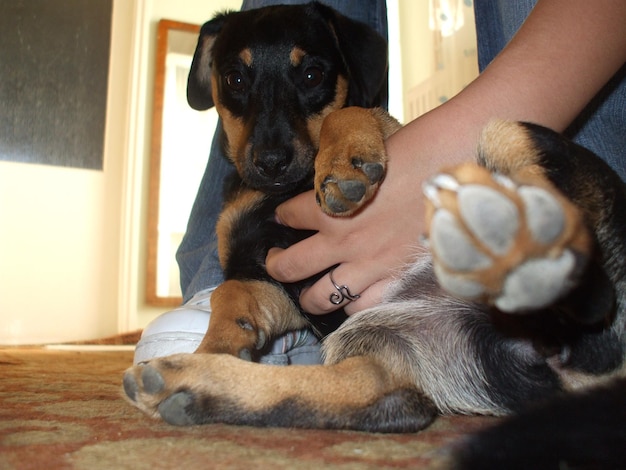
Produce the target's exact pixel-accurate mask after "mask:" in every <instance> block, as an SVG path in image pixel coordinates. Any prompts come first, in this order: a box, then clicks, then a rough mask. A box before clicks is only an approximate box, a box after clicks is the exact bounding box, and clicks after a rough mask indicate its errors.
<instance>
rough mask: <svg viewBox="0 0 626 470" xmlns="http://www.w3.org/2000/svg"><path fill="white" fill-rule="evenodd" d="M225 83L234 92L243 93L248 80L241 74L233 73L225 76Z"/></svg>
mask: <svg viewBox="0 0 626 470" xmlns="http://www.w3.org/2000/svg"><path fill="white" fill-rule="evenodd" d="M224 81H225V82H226V85H227V86H228V88H230V89H231V90H232V91H237V92H242V91H244V90H245V89H246V86H247V85H246V80H245V79H244V77H243V75H242V74H241V72H237V71H233V72H228V73H226V74H225V75H224Z"/></svg>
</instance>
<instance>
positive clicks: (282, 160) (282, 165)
mask: <svg viewBox="0 0 626 470" xmlns="http://www.w3.org/2000/svg"><path fill="white" fill-rule="evenodd" d="M289 160H290V158H289V157H288V155H287V153H286V152H284V151H279V150H270V151H263V152H259V153H257V155H256V156H255V158H254V166H256V167H257V169H258V170H259V173H260V174H261V175H263V176H265V177H267V178H276V177H277V176H280V175H281V174H283V173H284V172H285V170H286V169H287V166H288V165H289Z"/></svg>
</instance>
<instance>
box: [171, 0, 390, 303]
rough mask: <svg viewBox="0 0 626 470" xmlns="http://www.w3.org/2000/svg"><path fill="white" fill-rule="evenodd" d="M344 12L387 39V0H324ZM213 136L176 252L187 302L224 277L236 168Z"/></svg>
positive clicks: (250, 2)
mask: <svg viewBox="0 0 626 470" xmlns="http://www.w3.org/2000/svg"><path fill="white" fill-rule="evenodd" d="M297 3H306V1H305V0H244V1H243V4H242V7H241V8H242V10H249V9H252V8H259V7H263V6H268V5H273V4H297ZM322 3H325V4H327V5H329V6H331V7H334V8H335V9H336V10H338V11H340V12H341V13H343V14H344V15H346V16H348V17H350V18H353V19H355V20H357V21H361V22H363V23H366V24H368V25H370V26H371V27H373V28H374V29H376V31H378V32H379V33H380V34H381V35H382V36H383V37H385V38H387V7H386V3H385V1H384V0H359V1H356V0H350V1H348V0H323V1H322ZM220 126H221V124H219V123H218V129H217V130H216V132H215V136H214V137H213V144H212V146H211V153H210V158H209V161H208V163H207V167H206V170H205V173H204V176H203V178H202V181H201V183H200V188H199V189H198V194H197V196H196V200H195V202H194V205H193V207H192V210H191V214H190V216H189V222H188V225H187V231H186V233H185V236H184V238H183V241H182V243H181V245H180V247H179V248H178V251H177V253H176V260H177V261H178V266H179V268H180V284H181V288H182V292H183V301H184V302H186V301H188V300H189V299H191V297H193V295H194V294H195V293H196V292H199V291H201V290H203V289H206V288H208V287H212V286H216V285H218V284H220V283H222V281H223V280H224V277H223V273H222V269H221V267H220V264H219V260H218V257H217V237H216V235H215V224H216V222H217V218H218V216H219V213H220V211H221V208H222V202H223V195H222V182H223V181H224V178H226V176H227V175H228V174H229V172H231V171H234V167H233V166H232V164H231V163H230V162H229V161H228V160H227V158H226V157H225V155H224V152H223V151H222V148H221V145H220V142H219V140H220V139H219V135H220V133H221V128H220Z"/></svg>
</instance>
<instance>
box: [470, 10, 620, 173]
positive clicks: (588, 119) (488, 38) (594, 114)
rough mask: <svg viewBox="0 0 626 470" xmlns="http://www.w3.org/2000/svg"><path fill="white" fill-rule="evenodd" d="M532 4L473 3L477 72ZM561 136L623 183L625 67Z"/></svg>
mask: <svg viewBox="0 0 626 470" xmlns="http://www.w3.org/2000/svg"><path fill="white" fill-rule="evenodd" d="M535 3H536V0H516V1H514V2H512V1H510V0H476V1H475V2H474V13H475V17H476V36H477V41H478V64H479V68H480V70H481V71H482V70H484V68H485V67H486V66H487V65H488V64H489V62H491V61H492V60H493V58H494V57H495V56H496V55H497V54H498V53H499V52H500V51H501V50H502V49H503V48H504V46H505V45H506V44H507V42H508V41H509V40H510V39H511V38H512V37H513V35H514V34H515V32H516V31H517V30H518V29H519V27H520V26H521V25H522V23H523V22H524V20H525V19H526V17H527V16H528V14H529V13H530V11H531V10H532V8H533V7H534V5H535ZM589 67H593V64H589ZM565 135H566V136H567V137H569V138H570V139H572V140H574V141H575V142H577V143H578V144H580V145H582V146H584V147H587V148H588V149H590V150H592V151H593V152H595V153H596V154H598V155H599V156H600V157H601V158H603V159H604V160H605V161H606V162H607V163H608V164H609V165H611V167H612V168H613V169H614V170H615V171H616V172H617V173H618V174H619V175H620V177H621V178H622V179H623V180H626V66H624V67H622V68H621V70H620V71H619V72H618V73H617V74H616V75H615V76H614V77H613V78H612V79H611V81H610V82H609V83H607V85H606V86H605V87H604V88H603V89H602V90H601V92H600V93H598V95H596V97H595V98H594V99H593V100H592V101H591V103H589V105H588V106H587V107H586V108H585V109H584V110H583V112H582V113H581V114H580V115H579V116H578V118H577V119H576V120H575V121H574V123H573V124H572V125H571V126H570V127H569V128H568V129H567V130H566V131H565Z"/></svg>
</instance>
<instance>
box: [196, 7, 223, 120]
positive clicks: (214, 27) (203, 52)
mask: <svg viewBox="0 0 626 470" xmlns="http://www.w3.org/2000/svg"><path fill="white" fill-rule="evenodd" d="M227 16H228V14H227V13H224V14H219V15H217V16H216V17H215V18H213V19H212V20H211V21H208V22H206V23H204V25H202V28H201V29H200V36H199V37H198V45H197V46H196V51H195V53H194V55H193V61H192V62H191V70H190V71H189V77H188V78H187V102H188V103H189V106H191V107H192V108H193V109H197V110H198V111H204V110H205V109H209V108H211V107H212V106H214V104H215V103H213V96H212V94H211V66H212V63H213V44H214V43H215V39H216V38H217V36H218V34H219V32H220V31H221V30H222V26H223V25H224V21H225V20H226V17H227Z"/></svg>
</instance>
